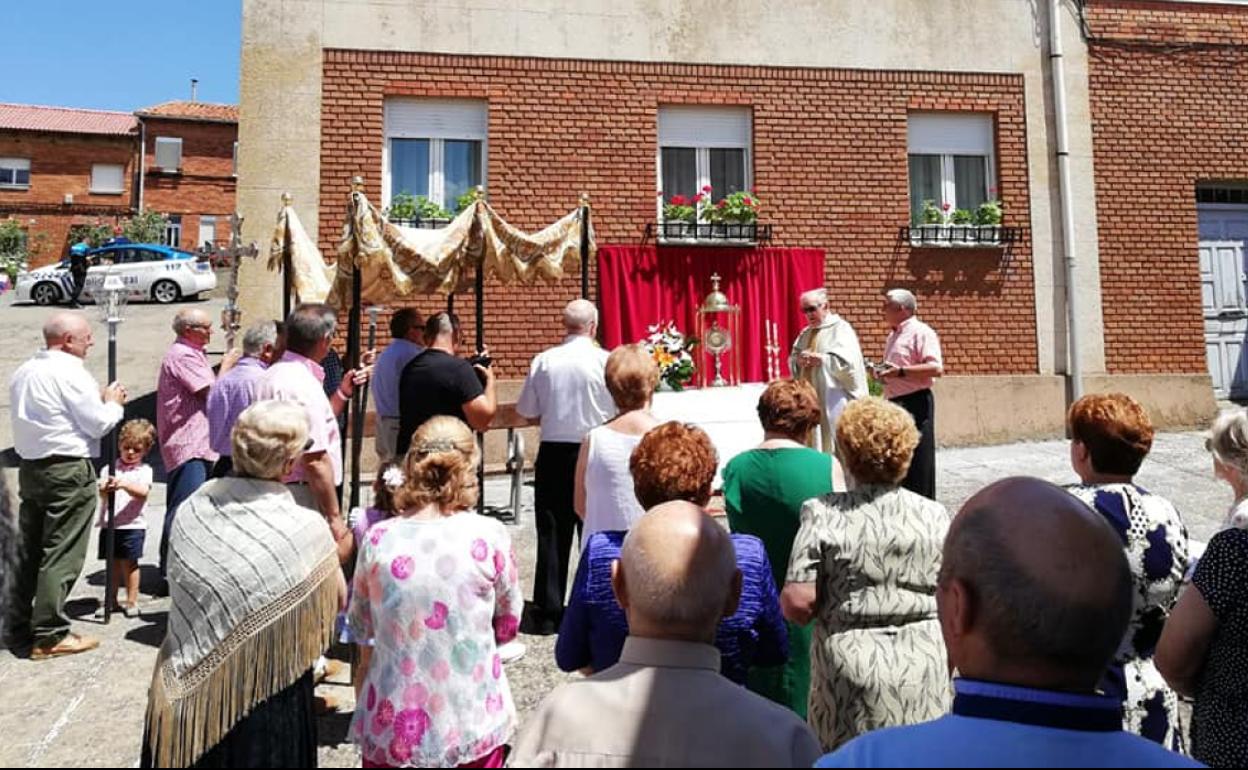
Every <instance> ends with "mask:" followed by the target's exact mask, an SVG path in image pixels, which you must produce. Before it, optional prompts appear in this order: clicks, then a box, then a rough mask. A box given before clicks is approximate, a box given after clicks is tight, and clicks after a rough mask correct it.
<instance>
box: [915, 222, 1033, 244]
mask: <svg viewBox="0 0 1248 770" xmlns="http://www.w3.org/2000/svg"><path fill="white" fill-rule="evenodd" d="M1022 236H1023V228H1021V227H1004V226H1002V225H911V226H910V227H903V228H901V230H900V231H899V232H898V237H899V238H900V239H901V240H903V241H909V242H910V245H911V246H917V247H921V248H963V249H965V248H972V249H974V248H979V249H985V248H987V249H992V248H1004V247H1008V246H1010V245H1012V244H1014V243H1016V242H1017V241H1019V240H1021V239H1022Z"/></svg>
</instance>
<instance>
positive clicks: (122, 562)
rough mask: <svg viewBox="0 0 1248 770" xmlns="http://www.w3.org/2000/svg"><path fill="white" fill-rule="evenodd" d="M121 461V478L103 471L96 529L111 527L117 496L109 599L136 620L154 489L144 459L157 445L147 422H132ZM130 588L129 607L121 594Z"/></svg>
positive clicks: (103, 554) (124, 433)
mask: <svg viewBox="0 0 1248 770" xmlns="http://www.w3.org/2000/svg"><path fill="white" fill-rule="evenodd" d="M117 443H118V444H119V445H120V452H119V454H120V461H119V462H118V463H117V475H115V476H113V477H112V478H109V476H108V468H107V467H105V468H102V469H100V509H99V521H98V522H97V524H96V526H98V527H101V528H106V527H107V526H108V494H109V492H113V493H115V494H116V502H115V506H116V508H115V512H114V514H113V529H114V532H113V558H114V561H113V567H114V570H115V573H116V577H115V578H114V581H113V592H114V593H113V595H112V596H109V597H106V599H105V600H106V601H109V602H112V607H113V610H114V611H120V612H124V613H125V615H126V617H128V618H132V617H135V616H137V615H138V614H139V559H141V558H143V541H144V540H145V539H146V538H147V520H146V519H144V518H143V513H144V511H145V510H146V509H147V495H148V493H149V492H150V491H151V489H152V467H151V466H150V465H148V464H147V463H145V462H143V458H144V457H145V456H146V455H147V453H148V452H150V451H151V449H152V446H153V445H154V444H155V443H156V429H155V428H154V427H152V424H151V423H150V422H148V421H147V420H129V421H127V422H126V423H125V424H124V425H122V426H121V433H120V435H119V437H118V442H117ZM107 536H108V532H107V531H102V532H100V551H99V554H100V558H101V559H105V558H107V551H106V545H107V542H108V540H107ZM123 583H124V584H125V586H126V604H125V606H121V605H119V604H118V602H117V592H118V591H119V590H120V588H121V586H122V584H123Z"/></svg>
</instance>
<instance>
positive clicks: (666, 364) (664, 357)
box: [641, 321, 698, 390]
mask: <svg viewBox="0 0 1248 770" xmlns="http://www.w3.org/2000/svg"><path fill="white" fill-rule="evenodd" d="M649 331H650V336H648V337H646V339H644V340H642V342H641V344H642V345H645V346H646V350H647V351H649V353H650V357H651V358H653V359H654V364H655V366H657V367H659V389H660V390H684V389H685V386H686V385H688V384H689V383H691V382H693V373H694V367H693V349H694V348H695V347H696V346H697V344H698V341H697V339H695V338H693V337H687V336H685V335H684V334H682V333H681V331H680V329H677V328H676V324H675V323H674V322H672V321H660V322H659V323H657V324H654V325H653V326H651V327H649ZM665 386H666V387H665Z"/></svg>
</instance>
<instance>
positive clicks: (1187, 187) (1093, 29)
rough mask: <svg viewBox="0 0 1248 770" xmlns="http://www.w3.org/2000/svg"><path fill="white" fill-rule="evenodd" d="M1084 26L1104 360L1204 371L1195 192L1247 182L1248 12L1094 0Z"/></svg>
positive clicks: (1120, 367) (1146, 368)
mask: <svg viewBox="0 0 1248 770" xmlns="http://www.w3.org/2000/svg"><path fill="white" fill-rule="evenodd" d="M1087 23H1088V28H1089V31H1090V33H1091V38H1092V39H1091V41H1090V65H1089V78H1090V82H1089V86H1090V89H1091V104H1092V129H1093V131H1092V136H1093V153H1094V157H1095V158H1096V163H1095V169H1096V190H1097V224H1098V231H1099V235H1100V262H1101V287H1102V303H1103V306H1102V311H1103V313H1104V317H1105V359H1106V365H1107V367H1108V369H1109V371H1111V372H1114V373H1145V372H1175V373H1190V374H1203V373H1205V372H1207V371H1208V369H1207V365H1206V361H1205V348H1204V331H1203V326H1202V320H1201V310H1200V308H1201V303H1200V270H1199V265H1198V262H1197V256H1196V245H1197V241H1198V234H1197V219H1196V199H1195V190H1196V185H1197V184H1198V183H1199V182H1202V181H1206V180H1248V153H1246V152H1245V134H1244V127H1245V125H1248V8H1245V7H1243V6H1232V5H1199V4H1198V5H1187V4H1183V5H1180V4H1178V3H1158V2H1124V1H1123V0H1096V1H1095V2H1092V3H1089V4H1088V7H1087ZM1236 46H1238V48H1236Z"/></svg>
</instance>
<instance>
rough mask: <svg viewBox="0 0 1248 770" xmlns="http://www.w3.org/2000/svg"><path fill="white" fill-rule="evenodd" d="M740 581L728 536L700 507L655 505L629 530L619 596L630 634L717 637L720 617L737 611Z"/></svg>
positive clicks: (618, 575) (620, 566)
mask: <svg viewBox="0 0 1248 770" xmlns="http://www.w3.org/2000/svg"><path fill="white" fill-rule="evenodd" d="M740 580H741V578H740V573H739V572H738V570H737V557H736V551H735V550H734V549H733V546H732V539H731V538H730V537H729V536H728V533H727V532H726V531H725V530H724V528H723V527H721V526H719V525H718V524H716V523H715V521H714V520H712V519H711V517H710V516H707V515H706V514H705V513H703V511H702V509H701V508H699V507H698V506H696V505H694V504H692V503H688V502H685V501H683V500H677V501H673V502H670V503H663V504H662V505H658V506H655V507H654V508H653V509H651V510H650V511H649V512H648V513H646V514H645V515H644V516H642V517H641V518H640V519H638V520H637V523H636V524H634V525H633V527H632V529H630V530H629V532H628V536H627V537H625V538H624V546H623V548H622V549H621V551H620V560H619V564H618V566H617V571H616V593H617V595H620V603H621V604H622V605H623V606H624V607H625V610H626V611H627V612H628V617H629V626H630V629H633V630H636V629H637V628H639V627H640V628H662V629H665V630H667V631H670V632H671V633H670V635H671V636H672V637H673V638H688V637H705V636H708V635H709V636H711V637H713V636H714V633H715V627H716V625H717V624H718V623H719V620H720V618H722V617H723V616H724V615H725V614H731V613H732V612H733V610H734V608H735V606H736V601H737V599H738V598H739V595H740ZM621 583H622V584H623V585H622V586H621ZM635 621H637V622H635ZM643 635H644V634H643ZM665 635H667V634H666V633H665Z"/></svg>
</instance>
